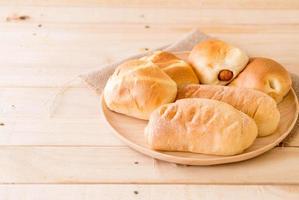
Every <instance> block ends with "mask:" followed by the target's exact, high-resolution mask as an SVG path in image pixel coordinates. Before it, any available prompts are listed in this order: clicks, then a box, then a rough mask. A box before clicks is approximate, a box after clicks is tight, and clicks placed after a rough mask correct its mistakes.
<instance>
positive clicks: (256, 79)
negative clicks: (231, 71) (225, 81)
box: [230, 58, 292, 103]
mask: <svg viewBox="0 0 299 200" xmlns="http://www.w3.org/2000/svg"><path fill="white" fill-rule="evenodd" d="M291 85H292V80H291V77H290V75H289V73H288V72H287V70H286V69H285V68H284V67H283V66H281V65H280V64H279V63H277V62H276V61H274V60H271V59H268V58H253V59H251V60H250V62H249V64H248V65H247V66H246V68H245V69H244V71H243V72H241V73H240V74H239V76H238V77H237V78H236V79H235V80H234V81H233V82H232V83H231V84H230V86H238V87H245V88H253V89H257V90H260V91H262V92H265V93H266V94H268V95H270V96H271V97H272V98H274V99H275V101H276V102H277V103H279V102H280V101H281V100H282V99H283V97H284V96H285V95H286V94H287V93H288V92H289V91H290V88H291Z"/></svg>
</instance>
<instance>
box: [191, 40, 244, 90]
mask: <svg viewBox="0 0 299 200" xmlns="http://www.w3.org/2000/svg"><path fill="white" fill-rule="evenodd" d="M189 62H190V63H191V64H192V65H193V67H194V69H195V72H196V74H197V76H198V78H199V81H200V82H201V83H203V84H210V85H226V84H227V83H229V82H230V81H232V80H233V79H234V78H235V77H236V76H237V75H238V74H239V73H240V72H241V71H242V69H243V68H244V67H245V66H246V64H247V62H248V56H247V55H246V54H245V52H244V51H242V50H240V49H239V48H237V47H234V46H232V45H230V44H228V43H226V42H223V41H221V40H217V39H207V40H204V41H202V42H200V43H198V44H197V45H196V46H195V47H194V48H193V49H192V51H191V52H190V55H189ZM223 70H227V71H230V72H231V73H230V74H229V76H225V78H224V79H218V77H219V75H220V72H221V71H223ZM226 75H227V74H226Z"/></svg>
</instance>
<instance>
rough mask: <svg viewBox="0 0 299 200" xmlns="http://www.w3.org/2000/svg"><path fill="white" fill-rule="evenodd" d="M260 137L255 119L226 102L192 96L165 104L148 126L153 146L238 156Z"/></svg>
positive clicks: (152, 117)
mask: <svg viewBox="0 0 299 200" xmlns="http://www.w3.org/2000/svg"><path fill="white" fill-rule="evenodd" d="M256 136H257V127H256V124H255V122H254V120H253V119H251V118H250V117H249V116H247V115H246V114H244V113H242V112H240V111H238V110H237V109H235V108H233V107H232V106H230V105H229V104H226V103H224V102H220V101H216V100H210V99H200V98H190V99H181V100H178V101H176V102H175V103H170V104H166V105H163V106H161V107H159V108H158V109H156V110H155V111H154V112H153V113H152V114H151V116H150V120H149V123H148V125H147V127H146V128H145V137H146V140H147V143H148V144H149V146H150V147H151V148H152V149H155V150H163V151H187V152H194V153H203V154H212V155H235V154H238V153H241V152H243V151H244V150H245V149H246V148H248V147H249V146H250V145H251V144H252V143H253V141H254V140H255V138H256Z"/></svg>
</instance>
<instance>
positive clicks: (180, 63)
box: [141, 51, 199, 87]
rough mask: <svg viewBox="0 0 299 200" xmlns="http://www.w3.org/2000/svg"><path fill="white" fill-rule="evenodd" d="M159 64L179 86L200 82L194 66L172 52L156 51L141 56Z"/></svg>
mask: <svg viewBox="0 0 299 200" xmlns="http://www.w3.org/2000/svg"><path fill="white" fill-rule="evenodd" d="M141 59H142V60H148V61H151V62H153V63H154V64H156V65H158V66H159V67H160V68H161V69H162V70H163V71H164V72H165V73H166V74H167V75H168V76H170V78H172V80H174V81H175V82H176V84H177V85H178V87H181V86H184V85H186V84H190V83H199V82H198V78H197V76H196V74H195V72H194V71H193V69H192V66H191V65H190V64H188V63H187V62H185V61H184V60H181V59H179V58H178V57H177V56H175V55H174V54H172V53H169V52H166V51H156V52H154V53H153V54H152V55H150V56H147V57H143V58H141Z"/></svg>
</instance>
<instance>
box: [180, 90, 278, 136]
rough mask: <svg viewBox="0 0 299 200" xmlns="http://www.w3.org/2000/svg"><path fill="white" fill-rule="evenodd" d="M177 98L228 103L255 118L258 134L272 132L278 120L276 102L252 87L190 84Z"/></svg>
mask: <svg viewBox="0 0 299 200" xmlns="http://www.w3.org/2000/svg"><path fill="white" fill-rule="evenodd" d="M177 98H178V99H182V98H207V99H214V100H219V101H223V102H225V103H228V104H230V105H232V106H233V107H235V108H236V109H238V110H240V111H242V112H244V113H246V114H247V115H248V116H250V117H252V118H253V119H254V120H255V122H256V124H257V127H258V135H259V136H266V135H270V134H271V133H273V132H274V131H275V129H276V128H277V126H278V123H279V120H280V113H279V110H278V108H277V105H276V102H275V101H274V100H273V99H272V98H271V97H270V96H268V95H266V94H265V93H263V92H260V91H257V90H253V89H245V88H237V87H228V86H219V85H218V86H217V85H195V84H192V85H187V86H185V87H183V88H181V89H180V90H179V91H178V96H177Z"/></svg>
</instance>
